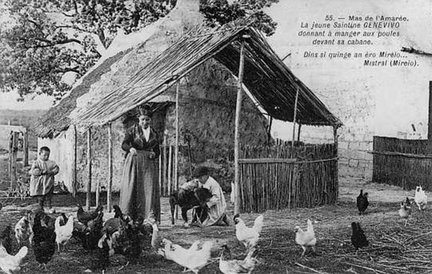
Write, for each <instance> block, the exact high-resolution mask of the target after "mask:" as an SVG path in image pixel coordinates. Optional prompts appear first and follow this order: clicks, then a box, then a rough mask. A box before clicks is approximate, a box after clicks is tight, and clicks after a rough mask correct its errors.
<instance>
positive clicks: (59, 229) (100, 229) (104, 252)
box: [0, 205, 158, 274]
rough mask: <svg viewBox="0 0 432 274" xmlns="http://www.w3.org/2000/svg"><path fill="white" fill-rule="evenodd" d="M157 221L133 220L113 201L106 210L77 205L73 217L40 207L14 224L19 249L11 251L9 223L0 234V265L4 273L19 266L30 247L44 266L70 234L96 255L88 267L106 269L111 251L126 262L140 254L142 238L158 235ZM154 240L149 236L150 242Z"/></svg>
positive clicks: (65, 243)
mask: <svg viewBox="0 0 432 274" xmlns="http://www.w3.org/2000/svg"><path fill="white" fill-rule="evenodd" d="M157 231H158V228H157V224H156V221H155V220H154V219H153V218H150V219H149V220H144V219H143V218H137V219H136V220H132V219H131V218H130V217H129V216H127V215H124V214H122V212H121V210H120V208H119V207H118V206H117V205H115V206H114V212H113V213H108V214H105V216H104V213H103V207H102V206H99V207H97V208H96V209H95V210H94V211H90V212H85V211H84V210H83V208H82V207H81V206H78V211H77V214H76V218H75V217H74V216H73V215H70V216H66V214H64V213H62V214H60V215H59V216H57V217H53V216H50V215H48V214H46V213H44V212H43V211H37V212H36V213H35V214H34V216H33V213H32V212H28V213H27V214H26V215H25V216H23V217H22V218H21V219H20V220H19V221H18V222H17V224H16V225H15V233H14V234H15V238H16V241H17V243H18V246H19V247H20V249H19V251H18V253H16V254H15V255H11V253H12V239H13V236H12V235H13V231H12V226H11V225H8V226H7V227H6V228H5V229H4V230H3V232H2V233H1V235H0V268H1V270H3V271H4V272H5V273H7V274H10V273H16V272H17V271H19V270H20V268H21V265H22V263H23V259H24V258H25V257H26V256H27V254H28V250H29V247H30V248H32V249H33V252H34V255H35V259H36V261H37V262H38V263H39V264H40V266H41V267H44V268H45V269H46V268H47V264H48V263H49V262H50V261H51V259H52V258H53V256H54V255H55V253H56V250H57V252H59V253H60V252H63V251H64V250H65V248H66V246H67V244H68V243H69V242H70V240H71V238H76V239H77V240H79V241H81V243H82V247H83V248H84V249H86V250H94V251H95V252H94V254H95V258H94V260H93V265H92V266H90V269H93V270H96V269H101V270H102V272H104V271H105V269H106V268H107V266H109V264H110V262H109V257H110V255H113V254H122V255H124V256H126V258H127V260H128V262H130V261H134V260H136V259H137V258H138V256H139V255H140V253H141V251H142V248H141V242H142V240H143V238H146V237H149V236H150V235H151V236H152V237H153V235H157ZM153 243H154V241H153V239H152V244H153Z"/></svg>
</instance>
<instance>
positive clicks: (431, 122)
mask: <svg viewBox="0 0 432 274" xmlns="http://www.w3.org/2000/svg"><path fill="white" fill-rule="evenodd" d="M427 151H428V154H432V81H429V115H428V145H427Z"/></svg>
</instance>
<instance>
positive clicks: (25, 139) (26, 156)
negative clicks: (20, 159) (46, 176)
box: [23, 129, 29, 166]
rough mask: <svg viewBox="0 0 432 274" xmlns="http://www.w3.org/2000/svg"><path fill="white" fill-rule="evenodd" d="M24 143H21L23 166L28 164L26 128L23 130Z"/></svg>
mask: <svg viewBox="0 0 432 274" xmlns="http://www.w3.org/2000/svg"><path fill="white" fill-rule="evenodd" d="M23 137H24V144H23V149H24V166H28V165H29V144H28V130H27V129H26V131H24V136H23Z"/></svg>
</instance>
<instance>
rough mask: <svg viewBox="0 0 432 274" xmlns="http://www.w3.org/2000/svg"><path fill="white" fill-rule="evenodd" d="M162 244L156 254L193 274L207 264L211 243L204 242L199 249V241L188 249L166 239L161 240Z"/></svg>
mask: <svg viewBox="0 0 432 274" xmlns="http://www.w3.org/2000/svg"><path fill="white" fill-rule="evenodd" d="M162 242H163V244H164V247H163V248H160V249H159V251H158V253H159V254H160V255H162V256H164V257H165V258H166V259H168V260H171V261H174V262H176V263H177V264H179V265H181V266H183V267H185V268H187V269H189V270H190V271H192V272H193V273H195V274H196V273H198V272H199V271H200V269H201V268H203V267H204V266H205V265H206V264H207V261H208V260H209V259H210V252H211V248H212V246H213V242H211V241H206V242H204V243H203V245H202V247H201V248H199V241H195V242H194V243H193V244H192V245H191V247H190V248H189V249H185V248H183V247H181V246H180V245H176V244H173V243H172V242H171V241H169V240H167V239H163V240H162Z"/></svg>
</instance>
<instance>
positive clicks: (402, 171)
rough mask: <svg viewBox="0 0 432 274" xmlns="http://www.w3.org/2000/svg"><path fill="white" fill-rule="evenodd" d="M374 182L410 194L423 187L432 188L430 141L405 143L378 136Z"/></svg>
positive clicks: (374, 154)
mask: <svg viewBox="0 0 432 274" xmlns="http://www.w3.org/2000/svg"><path fill="white" fill-rule="evenodd" d="M372 154H373V173H372V180H373V181H374V182H377V183H385V184H390V185H395V186H400V187H402V188H404V189H406V190H411V189H415V187H416V186H418V185H421V186H423V187H424V188H426V189H431V188H432V182H431V180H430V178H432V155H429V154H428V153H427V140H404V139H397V138H389V137H381V136H374V138H373V152H372Z"/></svg>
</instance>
